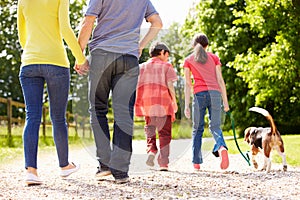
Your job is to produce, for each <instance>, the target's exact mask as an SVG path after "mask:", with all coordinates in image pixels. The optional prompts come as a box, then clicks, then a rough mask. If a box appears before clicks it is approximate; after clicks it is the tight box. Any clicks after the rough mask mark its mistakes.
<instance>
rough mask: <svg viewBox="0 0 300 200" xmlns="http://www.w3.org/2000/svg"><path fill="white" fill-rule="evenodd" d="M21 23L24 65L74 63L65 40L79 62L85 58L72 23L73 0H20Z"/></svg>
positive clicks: (19, 30)
mask: <svg viewBox="0 0 300 200" xmlns="http://www.w3.org/2000/svg"><path fill="white" fill-rule="evenodd" d="M17 26H18V36H19V41H20V44H21V46H22V48H23V53H22V58H21V61H22V66H26V65H30V64H53V65H58V66H62V67H70V63H69V60H68V57H67V53H66V50H65V46H64V43H63V40H64V41H65V42H66V44H67V45H68V47H69V48H70V49H71V51H72V54H73V55H74V57H75V59H76V62H77V63H78V64H83V63H84V62H85V60H86V59H85V56H84V55H83V53H82V50H81V48H80V46H79V44H78V42H77V39H76V36H75V34H74V32H73V29H72V28H71V25H70V19H69V0H19V1H18V20H17Z"/></svg>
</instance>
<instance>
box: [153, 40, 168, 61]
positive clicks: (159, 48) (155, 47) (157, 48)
mask: <svg viewBox="0 0 300 200" xmlns="http://www.w3.org/2000/svg"><path fill="white" fill-rule="evenodd" d="M162 50H164V54H165V53H166V52H168V53H170V49H169V47H168V46H167V45H166V44H165V43H162V42H155V43H154V44H153V45H152V46H151V47H150V51H149V54H150V56H151V57H156V56H159V55H160V52H161V51H162Z"/></svg>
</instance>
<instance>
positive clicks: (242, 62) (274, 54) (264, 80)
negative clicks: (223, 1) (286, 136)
mask: <svg viewBox="0 0 300 200" xmlns="http://www.w3.org/2000/svg"><path fill="white" fill-rule="evenodd" d="M235 2H236V1H228V3H235ZM245 3H246V4H245V5H246V6H245V8H244V10H243V11H237V10H234V11H233V13H234V15H235V16H236V17H237V18H238V19H236V20H235V21H234V24H235V25H236V26H248V27H249V30H250V31H251V32H252V33H253V35H256V37H257V38H256V39H257V41H254V42H253V43H261V45H259V46H252V45H251V46H248V49H247V51H244V52H242V53H240V54H238V55H237V56H236V58H235V60H234V62H231V63H230V66H232V67H233V68H234V69H236V70H237V71H238V73H237V75H238V76H239V77H241V78H242V79H243V80H244V81H245V82H246V83H247V86H248V88H249V91H248V94H249V95H251V96H253V97H255V103H254V104H255V105H257V106H261V107H264V108H266V109H267V110H269V112H270V113H271V114H273V116H274V117H275V118H276V120H277V122H278V124H280V125H286V126H289V127H293V126H294V125H298V126H299V125H300V124H299V121H300V117H299V111H300V94H299V89H300V68H299V65H300V63H299V62H300V53H299V52H300V50H299V43H300V42H299V41H300V37H299V34H300V33H299V30H300V24H299V21H300V5H299V4H300V3H299V1H292V0H282V1H276V0H265V1H263V2H262V1H258V0H251V1H250V0H246V1H245ZM261 41H263V42H261Z"/></svg>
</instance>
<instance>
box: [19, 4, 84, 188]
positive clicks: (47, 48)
mask: <svg viewBox="0 0 300 200" xmlns="http://www.w3.org/2000/svg"><path fill="white" fill-rule="evenodd" d="M17 12H18V16H17V26H18V36H19V42H20V44H21V46H22V48H23V53H22V58H21V62H22V64H21V69H20V74H19V78H20V83H21V87H22V92H23V96H24V101H25V105H26V107H25V109H26V123H25V127H24V132H23V143H24V156H25V168H26V178H25V182H26V184H27V185H40V184H42V180H41V179H40V178H39V176H38V173H37V168H38V165H37V153H38V140H39V129H40V124H41V117H42V107H43V94H44V84H45V82H46V84H47V92H48V96H49V105H50V118H51V121H52V125H53V127H52V128H53V138H54V142H55V145H56V150H57V156H58V161H59V167H60V168H61V172H60V176H62V177H67V176H69V175H70V174H72V173H74V172H76V171H77V170H78V169H79V165H75V164H74V163H71V162H69V160H68V156H69V155H68V154H69V152H68V129H67V124H66V117H65V116H66V108H67V103H68V94H69V85H70V70H69V65H70V64H69V61H68V57H67V54H66V51H65V47H64V44H63V40H64V41H65V42H66V43H67V45H68V46H69V48H70V49H71V51H72V54H73V55H74V56H75V58H76V62H77V65H78V66H79V67H80V68H82V69H86V68H87V67H88V62H87V60H86V59H85V56H84V55H83V53H82V51H81V48H80V46H79V44H78V42H77V39H76V36H75V34H74V32H73V30H72V28H71V26H70V20H69V1H68V0H19V1H18V10H17ZM45 22H46V23H45Z"/></svg>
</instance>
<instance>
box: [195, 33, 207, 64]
mask: <svg viewBox="0 0 300 200" xmlns="http://www.w3.org/2000/svg"><path fill="white" fill-rule="evenodd" d="M207 45H208V38H207V36H206V35H205V34H203V33H200V34H198V35H196V36H195V37H194V59H195V61H196V62H199V63H201V64H205V63H206V61H207V53H206V51H205V49H204V48H205V47H207Z"/></svg>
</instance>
